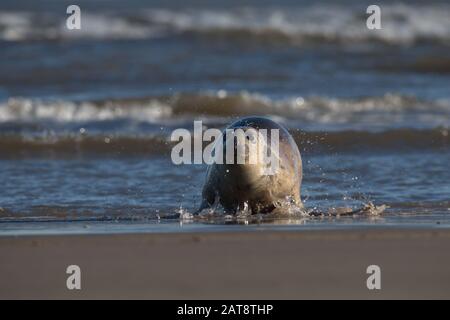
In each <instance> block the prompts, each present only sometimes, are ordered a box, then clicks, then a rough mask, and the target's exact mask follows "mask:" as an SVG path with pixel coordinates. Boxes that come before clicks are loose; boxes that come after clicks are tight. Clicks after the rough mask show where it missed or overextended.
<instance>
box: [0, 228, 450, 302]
mask: <svg viewBox="0 0 450 320" xmlns="http://www.w3.org/2000/svg"><path fill="white" fill-rule="evenodd" d="M449 248H450V230H443V229H442V230H437V229H434V230H389V229H388V230H379V229H370V230H340V231H304V232H270V231H261V232H259V231H258V232H239V233H209V232H208V233H206V232H205V233H197V234H190V233H189V234H188V233H179V234H132V235H83V236H81V235H80V236H23V237H1V238H0V257H1V263H0V298H1V299H21V298H44V299H48V298H74V299H78V298H126V299H128V298H150V299H284V298H286V299H311V298H325V299H328V298H338V299H347V298H360V299H371V298H374V299H378V298H426V299H428V298H447V299H448V298H450V250H449ZM72 264H76V265H79V266H80V267H81V272H82V276H81V283H82V289H81V290H79V291H77V290H75V291H69V290H68V289H66V278H67V276H68V275H67V274H66V273H65V271H66V268H67V266H68V265H72ZM373 264H376V265H379V266H380V267H381V290H373V291H369V290H368V289H367V287H366V279H367V277H368V275H367V274H366V268H367V266H369V265H373Z"/></svg>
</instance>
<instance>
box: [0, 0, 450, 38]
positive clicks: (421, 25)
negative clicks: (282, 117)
mask: <svg viewBox="0 0 450 320" xmlns="http://www.w3.org/2000/svg"><path fill="white" fill-rule="evenodd" d="M382 13H383V16H382V29H381V30H377V31H376V32H373V31H372V30H368V29H367V28H366V25H365V23H366V18H367V15H366V14H365V8H363V7H359V6H344V5H328V6H326V5H313V6H308V7H291V8H276V9H275V8H267V7H266V8H255V7H242V8H236V9H179V10H173V9H170V10H169V9H143V10H140V11H138V12H133V13H120V14H118V13H114V12H109V13H108V12H102V13H94V12H83V18H82V29H81V30H79V31H76V32H70V31H68V30H67V29H66V27H65V21H64V20H63V19H64V17H61V16H56V15H55V16H52V15H51V14H50V13H46V14H45V15H44V14H38V13H32V12H17V11H16V12H6V11H3V12H0V39H3V40H7V41H23V40H40V39H45V40H59V39H148V38H155V37H165V36H170V35H178V34H193V35H200V36H202V35H207V36H215V37H226V38H227V39H238V40H239V39H247V40H249V39H256V40H261V41H276V42H292V43H305V42H338V43H341V42H369V41H380V42H384V43H388V44H394V45H405V44H412V43H416V42H420V41H432V42H439V43H444V44H449V43H450V19H448V17H449V16H450V5H448V4H424V5H417V4H415V5H407V4H391V5H382ZM36 25H39V26H40V27H39V28H37V27H36Z"/></svg>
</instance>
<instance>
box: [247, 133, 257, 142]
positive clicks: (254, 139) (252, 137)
mask: <svg viewBox="0 0 450 320" xmlns="http://www.w3.org/2000/svg"><path fill="white" fill-rule="evenodd" d="M247 140H248V141H250V142H251V143H256V137H255V136H254V135H253V134H250V135H248V136H247Z"/></svg>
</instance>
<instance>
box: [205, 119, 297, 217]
mask: <svg viewBox="0 0 450 320" xmlns="http://www.w3.org/2000/svg"><path fill="white" fill-rule="evenodd" d="M238 129H241V132H242V131H244V132H245V133H246V135H245V138H246V139H245V141H247V142H248V143H256V145H258V148H257V149H252V150H253V152H257V156H256V157H254V158H253V159H256V161H253V162H252V161H249V160H250V159H251V157H252V156H254V155H252V153H251V152H252V150H251V148H248V146H244V145H242V144H241V143H240V142H239V139H235V137H236V135H234V137H233V140H232V143H231V144H228V142H225V141H229V140H228V139H229V137H230V133H235V132H236V131H237V130H238ZM261 132H267V133H270V135H266V136H264V135H263V134H260V133H261ZM275 133H276V134H275ZM231 136H233V135H231ZM222 137H223V139H222V144H221V147H222V148H223V151H225V152H224V154H227V156H228V153H227V151H229V150H230V147H232V148H233V149H234V150H233V151H234V154H233V158H232V159H233V160H234V161H232V163H229V162H228V161H223V163H218V162H214V163H212V164H210V165H209V166H208V169H207V173H206V180H205V183H204V186H203V191H202V204H201V205H200V208H199V209H198V210H197V212H196V213H199V212H201V211H202V210H204V209H207V208H215V206H217V205H218V204H220V205H222V207H223V208H224V210H225V211H226V212H227V213H234V214H235V213H236V212H237V211H239V210H243V209H247V210H248V209H250V210H251V213H252V214H256V213H270V212H273V211H274V209H275V208H280V207H282V206H283V205H286V204H289V205H296V206H298V207H300V208H301V207H302V202H301V199H300V188H301V182H302V159H301V155H300V151H299V149H298V146H297V144H296V142H295V140H294V139H293V138H292V136H291V135H290V134H289V132H288V131H287V130H286V129H285V128H284V127H283V126H281V125H280V124H278V123H276V122H274V121H272V120H270V119H268V118H265V117H246V118H243V119H240V120H238V121H236V122H234V123H232V124H231V125H230V126H228V127H227V128H226V129H225V131H224V132H223V133H222ZM275 140H277V141H275ZM261 146H262V147H263V148H261ZM274 146H276V148H275V147H274ZM243 148H244V151H245V152H244V154H245V157H244V158H245V161H244V163H242V161H241V162H239V161H238V159H237V154H238V153H239V152H237V151H239V150H241V151H242V150H243ZM275 149H276V150H275ZM255 150H257V151H255ZM261 150H262V151H261ZM266 151H267V154H270V155H271V157H273V159H275V160H276V162H277V165H276V166H275V170H272V171H271V170H268V169H271V168H269V166H273V162H268V161H265V160H267V157H266V158H264V157H265V156H267V154H266ZM272 169H273V168H272Z"/></svg>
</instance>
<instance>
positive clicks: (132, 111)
mask: <svg viewBox="0 0 450 320" xmlns="http://www.w3.org/2000/svg"><path fill="white" fill-rule="evenodd" d="M449 114H450V100H448V99H437V100H422V99H418V98H416V97H413V96H406V95H400V94H385V95H383V96H377V97H361V98H347V99H345V98H327V97H317V96H316V97H315V96H312V97H300V96H299V97H291V98H283V99H278V100H277V99H272V98H270V97H268V96H265V95H261V94H258V93H249V92H245V91H244V92H239V93H229V92H226V91H224V90H219V91H217V92H204V93H196V94H189V93H185V94H183V93H180V94H175V95H172V96H159V97H144V98H134V99H110V100H101V101H78V102H77V101H64V100H39V99H26V98H10V99H9V100H7V101H5V102H3V103H0V130H1V128H2V126H5V124H8V123H16V122H17V123H40V122H44V121H50V122H58V123H62V124H64V123H77V122H80V123H82V122H100V123H101V122H108V121H113V120H130V121H135V122H145V123H149V124H155V125H157V124H160V123H161V124H164V123H166V124H167V123H171V122H173V123H175V124H176V123H179V122H180V121H191V120H194V119H195V120H204V121H205V122H206V123H208V122H209V123H211V122H213V123H219V124H220V123H223V124H225V123H227V122H229V121H230V118H233V117H242V116H246V115H268V116H270V117H273V118H275V120H278V121H281V122H284V123H287V124H288V125H289V122H293V121H295V122H296V123H298V124H299V126H301V128H304V129H320V128H321V125H322V127H323V126H324V125H327V127H326V129H327V130H329V129H330V128H331V129H333V126H335V127H336V129H339V130H341V129H346V128H347V129H365V128H366V127H370V128H372V129H378V128H381V129H383V128H392V127H402V126H403V127H413V128H434V127H443V128H448V127H449V126H450V118H449V116H448V115H449ZM368 125H370V126H368Z"/></svg>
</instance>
